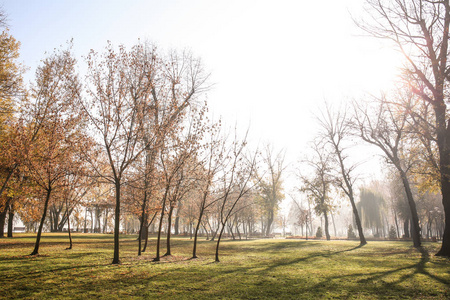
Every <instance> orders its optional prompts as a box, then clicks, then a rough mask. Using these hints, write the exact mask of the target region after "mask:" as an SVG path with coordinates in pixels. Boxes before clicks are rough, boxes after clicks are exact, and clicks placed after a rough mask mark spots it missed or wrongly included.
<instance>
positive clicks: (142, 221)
mask: <svg viewBox="0 0 450 300" xmlns="http://www.w3.org/2000/svg"><path fill="white" fill-rule="evenodd" d="M146 206H147V191H144V199H143V201H142V213H141V223H140V224H139V237H138V240H139V242H138V256H140V255H141V243H142V229H143V228H144V223H147V218H146V213H145V210H146Z"/></svg>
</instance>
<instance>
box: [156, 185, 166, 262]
mask: <svg viewBox="0 0 450 300" xmlns="http://www.w3.org/2000/svg"><path fill="white" fill-rule="evenodd" d="M168 190H169V189H168V188H167V189H166V192H165V194H164V197H163V203H162V208H161V216H160V217H159V226H158V237H157V239H156V257H155V258H154V259H153V261H160V259H161V258H160V256H159V248H160V245H161V230H162V224H163V220H164V211H165V209H166V199H167V193H168Z"/></svg>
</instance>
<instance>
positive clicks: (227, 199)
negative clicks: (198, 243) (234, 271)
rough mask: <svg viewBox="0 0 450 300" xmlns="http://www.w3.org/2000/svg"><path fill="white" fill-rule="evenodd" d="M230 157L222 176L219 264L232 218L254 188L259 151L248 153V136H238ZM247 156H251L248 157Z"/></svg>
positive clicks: (217, 245)
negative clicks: (222, 244)
mask: <svg viewBox="0 0 450 300" xmlns="http://www.w3.org/2000/svg"><path fill="white" fill-rule="evenodd" d="M230 149H231V151H230V155H228V157H226V158H225V160H227V161H226V162H225V164H224V166H225V168H224V169H223V170H222V172H223V173H222V175H221V176H220V177H221V178H220V182H221V183H220V187H219V191H220V194H221V196H220V201H218V208H219V212H220V213H219V228H220V229H219V231H218V237H217V243H216V255H215V261H216V262H219V261H220V260H219V247H220V242H221V239H222V236H223V233H224V230H225V227H226V225H227V223H228V221H229V220H230V217H231V216H232V215H233V213H234V212H235V209H236V207H237V205H238V203H239V202H240V201H241V200H242V199H243V198H244V197H245V196H246V195H247V194H249V193H250V191H251V190H252V189H253V188H254V186H255V185H254V184H251V179H252V178H254V175H255V174H254V172H255V169H256V159H257V153H258V152H257V151H255V152H254V153H251V154H247V153H246V149H247V134H246V135H245V137H244V138H243V139H242V140H239V139H238V137H237V134H236V135H235V138H234V141H233V142H232V143H231V145H230ZM246 155H249V156H247V157H246Z"/></svg>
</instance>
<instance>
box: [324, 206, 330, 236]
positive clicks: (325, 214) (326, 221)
mask: <svg viewBox="0 0 450 300" xmlns="http://www.w3.org/2000/svg"><path fill="white" fill-rule="evenodd" d="M323 216H324V219H325V236H326V237H327V241H329V240H330V232H329V231H328V215H327V212H326V211H324V212H323Z"/></svg>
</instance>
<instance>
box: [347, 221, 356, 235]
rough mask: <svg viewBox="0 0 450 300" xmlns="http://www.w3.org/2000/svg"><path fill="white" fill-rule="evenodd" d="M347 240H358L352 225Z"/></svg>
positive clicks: (349, 227)
mask: <svg viewBox="0 0 450 300" xmlns="http://www.w3.org/2000/svg"><path fill="white" fill-rule="evenodd" d="M347 238H349V239H356V234H355V232H354V231H353V226H352V224H350V225H348V230H347Z"/></svg>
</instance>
